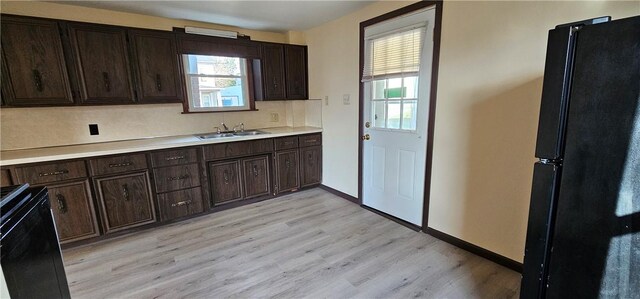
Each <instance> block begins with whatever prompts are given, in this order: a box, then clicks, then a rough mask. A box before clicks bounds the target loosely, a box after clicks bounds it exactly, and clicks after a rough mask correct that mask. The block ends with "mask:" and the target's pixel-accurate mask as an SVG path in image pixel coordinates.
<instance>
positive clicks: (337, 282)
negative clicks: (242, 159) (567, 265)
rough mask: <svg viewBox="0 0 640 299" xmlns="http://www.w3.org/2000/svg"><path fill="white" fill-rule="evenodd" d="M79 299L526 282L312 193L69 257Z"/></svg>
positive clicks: (489, 288) (461, 289) (448, 289)
mask: <svg viewBox="0 0 640 299" xmlns="http://www.w3.org/2000/svg"><path fill="white" fill-rule="evenodd" d="M64 258H65V266H66V271H67V278H68V280H69V285H70V288H71V295H72V296H73V297H74V298H92V299H93V298H105V297H109V298H125V297H128V298H156V297H159V298H180V297H186V298H199V297H207V298H223V297H235V298H247V297H278V298H299V297H308V298H407V297H424V298H516V297H517V296H518V289H519V284H520V282H519V281H520V275H519V274H518V273H516V272H514V271H512V270H509V269H507V268H504V267H502V266H499V265H497V264H495V263H493V262H490V261H488V260H486V259H483V258H481V257H478V256H475V255H473V254H471V253H468V252H466V251H464V250H462V249H459V248H457V247H455V246H452V245H449V244H447V243H445V242H442V241H440V240H437V239H435V238H433V237H430V236H428V235H426V234H424V233H420V232H414V231H412V230H410V229H408V228H405V227H403V226H401V225H399V224H397V223H395V222H393V221H390V220H388V219H386V218H384V217H381V216H379V215H377V214H375V213H372V212H370V211H367V210H365V209H363V208H361V207H359V206H358V205H355V204H353V203H350V202H348V201H346V200H344V199H341V198H338V197H336V196H335V195H332V194H330V193H328V192H326V191H324V190H321V189H311V190H307V191H303V192H299V193H295V194H290V195H287V196H283V197H280V198H276V199H271V200H267V201H263V202H259V203H256V204H252V205H248V206H244V207H239V208H235V209H231V210H227V211H223V212H219V213H214V214H209V215H206V216H202V217H198V218H194V219H190V220H187V221H183V222H180V223H175V224H172V225H168V226H165V227H160V228H155V229H152V230H148V231H143V232H138V233H135V234H132V235H128V236H125V237H120V238H117V239H112V240H107V241H104V242H101V243H99V244H93V245H88V246H84V247H79V248H72V249H68V250H65V251H64Z"/></svg>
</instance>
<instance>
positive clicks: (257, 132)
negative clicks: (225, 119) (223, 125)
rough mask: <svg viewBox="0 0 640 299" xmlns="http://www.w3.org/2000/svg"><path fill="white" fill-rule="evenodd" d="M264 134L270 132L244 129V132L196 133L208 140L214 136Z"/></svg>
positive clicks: (200, 137)
mask: <svg viewBox="0 0 640 299" xmlns="http://www.w3.org/2000/svg"><path fill="white" fill-rule="evenodd" d="M262 134H269V133H267V132H264V131H260V130H248V131H242V132H223V133H210V134H204V135H196V137H198V138H199V139H202V140H206V139H214V138H226V137H234V136H253V135H262Z"/></svg>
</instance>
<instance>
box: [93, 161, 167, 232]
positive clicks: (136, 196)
mask: <svg viewBox="0 0 640 299" xmlns="http://www.w3.org/2000/svg"><path fill="white" fill-rule="evenodd" d="M95 185H96V193H97V194H98V199H99V202H100V205H101V210H102V220H103V223H104V228H105V232H106V233H110V232H114V231H118V230H122V229H125V228H129V227H134V226H139V225H143V224H147V223H152V222H154V221H155V220H156V216H155V208H154V205H153V201H152V200H151V190H150V189H149V173H148V172H146V171H144V172H138V173H132V174H126V175H119V176H114V177H106V178H100V179H95Z"/></svg>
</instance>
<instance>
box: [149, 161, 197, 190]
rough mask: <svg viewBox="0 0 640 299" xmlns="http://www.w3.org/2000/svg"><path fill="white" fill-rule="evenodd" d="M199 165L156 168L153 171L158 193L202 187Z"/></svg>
mask: <svg viewBox="0 0 640 299" xmlns="http://www.w3.org/2000/svg"><path fill="white" fill-rule="evenodd" d="M198 171H199V169H198V164H188V165H180V166H171V167H163V168H156V169H154V170H153V173H154V177H155V182H156V191H157V192H167V191H173V190H178V189H186V188H191V187H196V186H200V175H199V173H198Z"/></svg>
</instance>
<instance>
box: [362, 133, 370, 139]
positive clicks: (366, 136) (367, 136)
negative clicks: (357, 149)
mask: <svg viewBox="0 0 640 299" xmlns="http://www.w3.org/2000/svg"><path fill="white" fill-rule="evenodd" d="M369 139H371V136H369V134H364V136H362V140H369Z"/></svg>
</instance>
